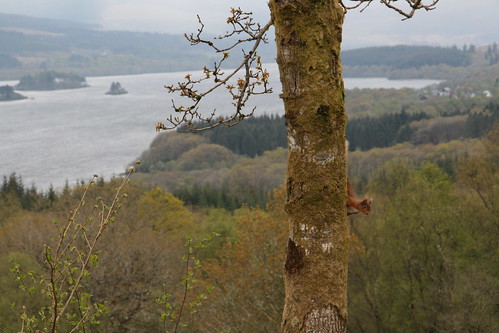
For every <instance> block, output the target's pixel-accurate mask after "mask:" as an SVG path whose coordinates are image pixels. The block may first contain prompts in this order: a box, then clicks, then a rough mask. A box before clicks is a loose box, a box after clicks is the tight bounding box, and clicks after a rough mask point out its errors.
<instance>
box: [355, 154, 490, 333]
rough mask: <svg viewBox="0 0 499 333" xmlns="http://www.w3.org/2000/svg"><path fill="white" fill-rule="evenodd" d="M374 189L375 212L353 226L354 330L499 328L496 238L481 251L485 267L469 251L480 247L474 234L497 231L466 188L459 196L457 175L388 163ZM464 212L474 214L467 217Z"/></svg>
mask: <svg viewBox="0 0 499 333" xmlns="http://www.w3.org/2000/svg"><path fill="white" fill-rule="evenodd" d="M495 173H497V172H495ZM369 188H370V191H373V192H374V196H375V198H376V200H375V202H376V209H375V211H374V214H373V215H372V217H370V220H369V221H365V220H364V221H360V219H359V220H358V221H357V220H355V221H354V224H353V229H352V230H353V233H354V234H353V235H352V240H353V241H352V248H351V264H350V266H349V267H350V268H349V270H350V272H349V273H350V278H349V282H350V289H349V299H350V306H351V310H350V329H351V330H352V331H364V332H380V331H381V332H428V331H435V332H456V331H478V332H479V331H484V332H485V331H494V330H495V329H497V322H496V321H495V320H494V319H493V317H494V311H495V310H494V307H495V305H494V303H495V302H494V301H493V299H494V296H492V295H491V294H490V290H493V289H495V287H494V284H495V282H494V280H495V279H497V272H495V273H494V272H493V271H491V269H490V267H495V266H496V265H494V264H493V262H494V261H497V259H492V258H491V257H489V256H488V255H490V254H492V253H493V252H494V251H495V250H493V249H492V247H490V242H487V243H488V244H489V245H487V246H485V247H482V248H481V249H480V250H481V251H483V252H481V253H483V254H485V253H488V254H487V255H486V259H485V258H484V259H483V260H480V261H481V263H483V264H485V262H487V264H485V265H483V266H481V265H480V264H477V261H476V258H471V257H468V258H467V257H466V256H463V252H464V253H465V252H467V251H470V250H471V248H475V249H476V246H477V245H478V244H477V243H476V242H475V240H474V239H473V238H474V237H477V238H478V239H480V240H481V241H483V240H484V239H490V232H491V230H490V229H489V230H487V229H485V228H481V227H478V226H477V223H479V224H482V223H486V224H489V222H488V221H490V220H489V218H490V217H487V218H486V217H485V215H483V214H479V215H477V212H478V211H477V210H476V208H475V207H473V206H475V205H472V206H470V205H469V204H470V201H468V198H467V197H466V196H465V197H463V196H462V194H461V193H459V196H458V193H456V192H455V191H454V189H453V187H452V183H451V179H450V177H449V176H448V175H447V174H445V173H444V172H443V171H442V170H441V169H439V168H438V167H436V166H435V165H434V164H424V165H422V166H421V167H419V168H417V169H414V168H412V167H411V166H409V165H408V164H407V163H406V162H402V161H398V162H389V163H387V164H386V165H385V166H383V167H382V168H380V169H379V170H378V172H377V174H376V175H375V176H374V177H373V179H372V180H371V182H370V184H369ZM467 191H469V189H468V190H467ZM371 193H372V192H371ZM474 201H475V200H474ZM471 202H473V201H471ZM475 203H477V204H479V202H476V201H475ZM464 212H469V213H470V214H472V215H474V218H473V219H468V218H465V217H464V216H466V215H463V213H464ZM469 217H471V215H469ZM479 221H480V222H479ZM494 232H495V234H496V235H497V230H495V231H494ZM463 249H466V250H465V251H463ZM470 267H473V269H472V270H473V273H472V274H470V272H471V271H470ZM496 281H497V280H496ZM465 295H466V296H465ZM471 304H474V305H471ZM476 306H478V307H479V309H478V308H477V307H476Z"/></svg>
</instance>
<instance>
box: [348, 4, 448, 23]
mask: <svg viewBox="0 0 499 333" xmlns="http://www.w3.org/2000/svg"><path fill="white" fill-rule="evenodd" d="M339 1H340V4H341V6H342V7H343V9H344V10H345V11H347V10H351V9H356V8H358V7H360V6H361V5H365V7H364V8H362V9H361V11H363V10H364V9H366V8H367V7H368V6H369V5H370V4H371V3H372V2H373V1H374V0H339ZM345 1H350V2H354V3H355V4H354V5H351V6H347V5H345ZM404 1H405V3H406V4H407V7H408V8H406V9H404V8H402V7H401V6H400V5H398V3H400V2H402V1H401V0H380V2H381V3H382V4H383V5H385V6H386V7H388V8H390V9H392V10H394V11H396V12H397V13H399V14H400V15H402V16H404V18H403V20H407V19H410V18H411V17H413V16H414V14H415V13H416V11H417V10H420V9H424V10H426V11H429V10H433V9H435V6H436V5H437V3H438V2H439V1H440V0H404ZM395 3H397V4H395Z"/></svg>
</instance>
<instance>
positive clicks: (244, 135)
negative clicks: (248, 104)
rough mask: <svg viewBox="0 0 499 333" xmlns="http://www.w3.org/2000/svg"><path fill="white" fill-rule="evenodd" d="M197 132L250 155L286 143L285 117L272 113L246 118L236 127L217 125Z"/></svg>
mask: <svg viewBox="0 0 499 333" xmlns="http://www.w3.org/2000/svg"><path fill="white" fill-rule="evenodd" d="M198 133H199V135H202V136H204V137H206V138H207V139H208V140H209V141H210V142H212V143H215V144H218V145H221V146H224V147H226V148H228V149H230V150H232V151H233V152H234V153H236V154H239V155H246V156H250V157H255V156H256V155H262V154H263V152H264V151H268V150H274V149H276V148H277V147H286V145H287V139H286V126H285V119H284V117H280V116H274V115H270V116H269V115H264V116H260V117H251V118H247V119H245V120H244V121H242V122H240V123H239V124H238V125H237V128H234V127H223V126H218V127H216V128H213V129H211V130H209V131H202V132H198Z"/></svg>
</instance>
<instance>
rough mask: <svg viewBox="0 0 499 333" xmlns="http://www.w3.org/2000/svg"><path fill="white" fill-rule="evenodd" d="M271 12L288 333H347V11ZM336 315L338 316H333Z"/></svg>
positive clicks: (321, 2) (328, 2)
mask: <svg viewBox="0 0 499 333" xmlns="http://www.w3.org/2000/svg"><path fill="white" fill-rule="evenodd" d="M269 6H270V9H271V13H272V19H273V23H274V26H275V31H276V45H277V63H278V65H279V71H280V79H281V83H282V88H283V91H282V94H281V98H282V99H283V101H284V106H285V111H286V124H287V128H288V143H289V155H288V169H287V174H286V178H287V181H286V185H287V199H286V204H285V210H286V212H287V213H288V219H289V224H290V241H289V243H288V258H287V260H286V265H285V291H286V300H285V309H284V313H283V326H282V327H283V332H309V331H310V329H311V327H312V326H310V325H315V324H313V323H317V322H319V323H321V325H325V326H324V327H336V328H340V330H338V331H336V330H335V331H328V332H343V330H342V329H343V327H346V325H345V323H346V318H347V308H346V307H347V302H346V279H347V261H348V230H347V220H346V158H345V143H344V142H345V125H346V114H345V108H344V88H343V79H342V76H341V63H340V46H341V31H342V24H343V16H344V12H343V9H342V8H341V7H340V5H339V4H338V1H337V0H317V1H310V0H295V1H290V0H272V1H270V2H269ZM325 309H328V310H327V311H326V310H325ZM333 309H334V311H333ZM333 312H334V313H335V314H337V316H333V315H329V314H331V313H333ZM334 318H336V319H334ZM338 318H339V319H338ZM332 320H336V321H338V322H342V323H343V325H336V324H334V325H333V323H332ZM328 322H329V324H328ZM317 332H322V331H317ZM324 332H325V331H324Z"/></svg>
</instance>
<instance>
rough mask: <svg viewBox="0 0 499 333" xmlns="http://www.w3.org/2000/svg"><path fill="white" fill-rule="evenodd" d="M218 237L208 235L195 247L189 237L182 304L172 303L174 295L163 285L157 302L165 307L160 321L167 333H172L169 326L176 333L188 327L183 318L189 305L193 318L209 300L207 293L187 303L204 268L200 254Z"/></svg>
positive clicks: (186, 242)
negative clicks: (181, 328) (204, 302)
mask: <svg viewBox="0 0 499 333" xmlns="http://www.w3.org/2000/svg"><path fill="white" fill-rule="evenodd" d="M217 236H220V235H219V234H217V233H215V232H214V233H212V234H211V235H207V236H206V237H204V238H203V239H202V240H201V241H200V242H199V243H196V244H194V245H193V239H192V238H191V237H187V239H186V241H185V249H186V254H185V255H184V256H183V257H182V261H183V262H184V265H185V275H184V278H183V279H182V292H181V295H180V302H179V303H178V304H176V305H175V304H174V303H172V302H170V298H171V297H172V294H171V293H169V292H168V291H167V289H168V286H167V285H166V284H165V285H163V287H164V292H163V295H162V296H161V297H158V298H157V299H156V302H157V303H158V304H162V306H163V312H162V313H161V317H160V319H161V321H162V322H163V324H164V332H165V333H169V332H170V331H169V330H168V324H170V325H172V326H173V331H172V332H174V333H176V332H177V331H178V329H179V327H186V326H188V325H187V323H185V322H184V321H182V318H183V317H184V315H185V310H186V306H187V305H188V310H189V313H190V314H191V316H193V315H194V314H195V313H196V312H197V308H198V307H199V306H201V305H202V304H203V301H205V300H206V299H208V296H207V295H206V294H205V293H200V294H199V295H197V296H196V297H195V298H194V300H193V301H192V302H190V303H188V302H187V299H188V296H189V291H190V290H191V289H192V288H193V284H194V283H195V282H196V280H195V279H194V277H195V274H196V272H197V271H198V270H199V269H201V267H202V266H201V260H200V259H199V253H200V251H201V250H202V249H204V248H206V247H207V246H208V244H209V243H210V242H211V240H212V239H213V237H217ZM213 289H214V287H210V286H208V287H206V291H207V292H211V291H212V290H213Z"/></svg>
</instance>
